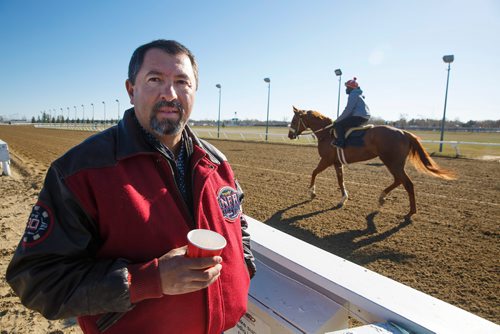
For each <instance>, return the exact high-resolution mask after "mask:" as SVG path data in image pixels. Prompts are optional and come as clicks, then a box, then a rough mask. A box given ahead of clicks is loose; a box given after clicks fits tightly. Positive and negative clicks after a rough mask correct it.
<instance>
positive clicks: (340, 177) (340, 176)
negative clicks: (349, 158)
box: [335, 164, 349, 207]
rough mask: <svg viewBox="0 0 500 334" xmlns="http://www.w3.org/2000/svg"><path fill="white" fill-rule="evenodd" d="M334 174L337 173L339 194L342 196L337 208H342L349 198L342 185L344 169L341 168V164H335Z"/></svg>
mask: <svg viewBox="0 0 500 334" xmlns="http://www.w3.org/2000/svg"><path fill="white" fill-rule="evenodd" d="M335 172H336V173H337V181H338V183H339V188H340V193H341V194H342V199H341V200H340V203H339V206H340V207H342V206H344V204H345V202H347V199H348V198H349V195H348V194H347V190H346V188H345V184H344V169H343V168H342V164H338V165H337V164H335Z"/></svg>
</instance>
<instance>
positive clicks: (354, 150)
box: [288, 106, 456, 219]
mask: <svg viewBox="0 0 500 334" xmlns="http://www.w3.org/2000/svg"><path fill="white" fill-rule="evenodd" d="M293 112H294V116H293V119H292V122H291V124H290V129H289V132H288V138H290V139H296V138H298V136H299V135H301V134H303V132H304V131H305V130H307V129H310V130H311V131H312V133H314V135H315V136H316V138H317V140H318V152H319V155H320V157H321V159H320V161H319V163H318V166H317V167H316V168H315V169H314V170H313V172H312V175H311V183H310V185H309V194H310V196H311V199H313V198H314V197H315V196H316V191H315V189H316V186H315V180H316V176H317V175H318V174H319V173H321V172H322V171H324V170H325V169H326V168H328V167H330V166H332V165H333V166H334V167H335V172H336V174H337V181H338V184H339V187H340V191H341V194H342V199H341V201H340V203H339V204H338V206H339V207H343V206H344V205H345V203H346V202H347V200H348V198H349V195H348V194H347V190H346V187H345V185H344V174H343V165H344V164H350V163H354V162H359V161H366V160H371V159H374V158H376V157H379V158H380V160H382V162H383V163H384V165H385V166H386V167H387V169H388V170H389V172H390V173H391V174H392V176H393V177H394V182H393V183H392V184H391V185H389V186H388V187H387V188H385V189H384V190H383V191H382V193H381V194H380V196H379V205H380V206H382V205H383V204H384V202H385V198H386V196H387V195H388V194H389V193H390V192H391V191H392V190H394V189H395V188H396V187H398V186H399V185H401V184H402V185H403V187H404V188H405V190H406V192H407V193H408V197H409V201H410V211H409V212H408V213H407V214H406V216H405V218H407V219H409V218H410V217H411V216H412V215H414V214H415V213H416V212H417V207H416V201H415V191H414V188H413V182H412V181H411V179H410V178H409V176H408V174H406V172H405V164H406V160H407V158H409V160H410V161H411V162H412V163H413V165H414V167H415V168H416V169H417V171H419V172H423V173H426V174H429V175H431V176H434V177H438V178H442V179H445V180H453V179H455V178H456V177H455V174H454V172H452V171H450V170H446V169H443V168H441V167H439V166H438V164H437V163H436V162H435V161H434V160H433V159H432V158H431V157H430V156H429V154H428V153H427V152H426V151H425V149H424V147H423V146H422V144H421V142H420V140H419V139H418V137H417V136H415V135H414V134H412V133H411V132H409V131H405V130H401V129H397V128H395V127H392V126H387V125H379V126H371V127H369V128H368V129H365V130H361V131H365V133H364V136H363V142H361V143H358V144H359V145H356V146H353V145H349V138H347V146H346V147H345V148H344V149H339V148H337V147H335V146H333V145H332V144H331V142H332V140H333V139H334V136H333V134H332V129H333V125H334V122H333V121H332V120H331V119H330V118H328V117H326V116H324V115H322V114H321V113H319V112H317V111H312V110H300V109H297V108H296V107H295V106H294V107H293Z"/></svg>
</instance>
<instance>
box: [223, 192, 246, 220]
mask: <svg viewBox="0 0 500 334" xmlns="http://www.w3.org/2000/svg"><path fill="white" fill-rule="evenodd" d="M217 201H218V202H219V207H220V209H221V210H222V215H223V216H224V218H226V219H229V220H235V219H237V218H238V217H239V216H240V214H241V204H240V200H239V198H238V192H237V191H236V189H233V188H231V187H227V186H226V187H222V188H221V189H220V190H219V192H218V194H217Z"/></svg>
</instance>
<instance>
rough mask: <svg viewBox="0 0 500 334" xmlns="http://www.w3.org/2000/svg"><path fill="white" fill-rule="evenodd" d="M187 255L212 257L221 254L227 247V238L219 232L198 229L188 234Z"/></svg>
mask: <svg viewBox="0 0 500 334" xmlns="http://www.w3.org/2000/svg"><path fill="white" fill-rule="evenodd" d="M187 239H188V248H187V253H186V255H187V257H212V256H216V255H220V254H221V253H222V250H223V249H224V247H226V244H227V242H226V238H224V237H223V236H222V235H220V234H219V233H217V232H214V231H210V230H205V229H196V230H192V231H189V233H188V234H187Z"/></svg>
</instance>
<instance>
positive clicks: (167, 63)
mask: <svg viewBox="0 0 500 334" xmlns="http://www.w3.org/2000/svg"><path fill="white" fill-rule="evenodd" d="M196 84H197V83H196V81H195V77H194V72H193V67H192V65H191V61H190V60H189V57H188V56H187V55H185V54H178V55H170V54H168V53H166V52H165V51H163V50H160V49H150V50H148V51H147V52H146V54H145V56H144V62H143V63H142V66H141V69H140V70H139V72H138V73H137V77H136V79H135V84H132V83H131V82H130V81H129V80H127V82H126V87H127V92H128V94H129V97H130V103H131V104H133V105H134V107H135V114H136V116H137V119H138V120H139V123H140V124H141V125H142V127H143V128H144V129H146V130H148V131H149V132H151V133H152V134H154V135H155V136H156V137H160V139H161V137H164V136H176V135H180V133H181V131H182V129H184V126H185V124H186V123H187V121H188V119H189V116H190V115H191V111H192V109H193V104H194V97H195V91H196Z"/></svg>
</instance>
